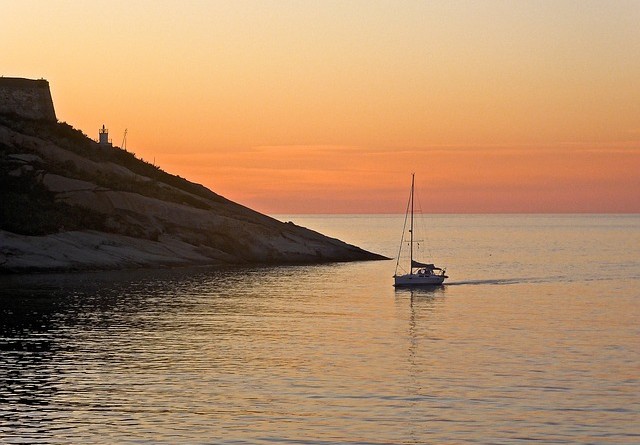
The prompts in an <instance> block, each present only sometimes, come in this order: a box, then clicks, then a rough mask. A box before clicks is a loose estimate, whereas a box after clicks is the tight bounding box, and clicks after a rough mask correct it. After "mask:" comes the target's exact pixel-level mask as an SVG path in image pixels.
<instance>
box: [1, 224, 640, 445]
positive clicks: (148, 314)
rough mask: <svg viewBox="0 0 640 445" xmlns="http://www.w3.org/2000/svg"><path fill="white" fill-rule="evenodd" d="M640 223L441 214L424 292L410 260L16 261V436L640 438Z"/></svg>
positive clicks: (6, 410) (6, 426)
mask: <svg viewBox="0 0 640 445" xmlns="http://www.w3.org/2000/svg"><path fill="white" fill-rule="evenodd" d="M294 218H295V217H287V218H286V220H289V219H293V220H294V221H296V222H298V223H300V224H302V225H306V226H308V227H312V228H315V229H317V230H320V231H324V232H327V233H329V234H331V235H332V236H338V237H340V238H343V239H348V240H350V241H352V242H354V243H356V244H360V245H363V246H364V247H365V248H369V249H372V250H376V251H378V252H381V253H383V254H386V255H393V254H394V251H395V250H396V249H397V246H396V244H395V243H396V242H397V241H398V238H399V236H395V235H396V234H397V235H399V233H396V232H397V231H396V229H398V227H399V228H400V229H401V228H402V218H398V217H390V216H375V217H374V216H370V217H364V216H359V217H328V216H326V217H298V218H299V219H298V220H296V219H294ZM639 222H640V218H639V217H638V216H608V217H599V216H546V217H535V216H534V217H532V216H485V217H480V216H468V217H463V216H438V217H433V218H432V219H431V221H430V224H431V225H432V226H433V231H432V232H431V233H430V237H429V239H430V242H431V246H430V249H431V251H432V254H433V255H434V257H435V258H436V262H438V263H443V264H444V265H446V266H448V270H449V275H450V276H451V285H449V286H445V287H442V288H436V289H428V290H422V291H418V290H416V291H409V290H397V291H396V290H394V289H393V287H392V286H391V282H392V279H391V275H392V274H393V267H394V265H395V262H394V261H382V262H369V263H347V264H333V265H321V266H294V267H264V268H260V267H255V268H241V269H235V268H233V269H232V268H229V269H225V270H214V269H209V268H196V269H182V270H180V269H178V270H159V271H136V272H109V273H84V274H68V275H35V276H28V277H2V278H0V290H1V292H2V295H1V299H0V317H1V318H0V320H1V323H0V354H1V355H0V442H1V443H8V444H13V443H60V444H63V443H65V444H66V443H100V444H114V443H136V444H140V443H143V444H145V443H148V444H173V443H202V444H205V443H206V444H214V443H215V444H218V443H220V444H255V443H263V444H274V443H302V444H334V443H348V444H412V443H492V444H514V443H522V442H529V441H539V442H541V443H557V444H568V443H569V444H587V443H592V444H632V443H640V429H639V428H638V424H640V423H639V419H640V416H639V413H640V396H639V394H640V380H639V377H638V375H639V373H638V370H639V364H640V360H639V358H640V348H639V343H638V338H639V336H638V334H640V332H639V331H640V328H639V327H640V316H639V314H638V309H637V308H638V303H639V300H638V299H639V298H640V295H639V293H640V292H639V290H640V276H639V274H638V272H637V271H638V270H640V252H639V250H640V247H639V246H640V224H639ZM585 237H588V240H586V239H585Z"/></svg>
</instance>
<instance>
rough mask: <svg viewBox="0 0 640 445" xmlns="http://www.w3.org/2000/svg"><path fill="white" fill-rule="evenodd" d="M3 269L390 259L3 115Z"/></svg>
mask: <svg viewBox="0 0 640 445" xmlns="http://www.w3.org/2000/svg"><path fill="white" fill-rule="evenodd" d="M0 182H1V184H0V185H1V187H0V194H1V196H0V199H1V200H2V203H3V205H2V208H1V209H0V273H28V272H59V271H72V270H96V269H97V270H102V269H124V268H138V267H157V266H161V267H164V266H188V265H204V264H211V265H216V264H220V265H223V264H254V263H255V264H300V263H322V262H331V261H363V260H379V259H385V257H383V256H381V255H377V254H375V253H371V252H367V251H365V250H363V249H360V248H358V247H356V246H352V245H350V244H347V243H345V242H343V241H340V240H337V239H334V238H330V237H327V236H324V235H322V234H320V233H317V232H315V231H313V230H309V229H306V228H303V227H300V226H297V225H295V224H293V223H284V222H281V221H278V220H276V219H274V218H271V217H269V216H266V215H263V214H260V213H258V212H256V211H254V210H251V209H249V208H247V207H244V206H242V205H239V204H237V203H234V202H232V201H230V200H228V199H226V198H224V197H222V196H220V195H217V194H216V193H214V192H212V191H211V190H209V189H207V188H205V187H203V186H201V185H199V184H194V183H191V182H189V181H187V180H186V179H184V178H180V177H179V176H174V175H171V174H169V173H167V172H164V171H163V170H161V169H160V168H158V167H157V166H155V165H153V164H149V163H147V162H145V161H143V160H141V159H138V158H136V157H135V155H133V154H132V153H130V152H128V151H126V150H122V149H120V148H118V147H111V146H108V147H104V146H100V145H99V144H98V143H96V142H95V141H93V140H91V139H90V138H88V137H87V136H86V135H84V134H82V133H81V132H79V131H78V130H75V129H73V128H71V127H70V126H69V125H67V124H64V123H57V122H48V121H35V120H26V119H23V118H18V117H15V116H6V115H3V116H0Z"/></svg>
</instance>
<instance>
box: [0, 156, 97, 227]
mask: <svg viewBox="0 0 640 445" xmlns="http://www.w3.org/2000/svg"><path fill="white" fill-rule="evenodd" d="M3 148H5V147H0V202H1V203H2V204H1V205H0V228H1V229H4V230H8V231H9V232H13V233H19V234H21V235H46V234H49V233H56V232H60V231H65V230H80V229H84V230H87V229H89V230H91V229H93V230H102V231H105V230H106V229H107V226H106V216H105V215H102V214H100V213H97V212H93V211H91V210H88V209H85V208H82V207H78V206H73V205H69V204H66V203H64V202H60V201H56V200H55V194H54V193H52V192H50V191H49V190H47V188H46V187H44V186H43V185H42V184H41V183H40V181H38V180H37V177H36V175H37V171H33V172H31V174H23V175H22V176H11V175H9V171H10V169H12V167H13V168H15V166H13V165H11V163H10V162H9V161H8V159H7V156H6V150H3Z"/></svg>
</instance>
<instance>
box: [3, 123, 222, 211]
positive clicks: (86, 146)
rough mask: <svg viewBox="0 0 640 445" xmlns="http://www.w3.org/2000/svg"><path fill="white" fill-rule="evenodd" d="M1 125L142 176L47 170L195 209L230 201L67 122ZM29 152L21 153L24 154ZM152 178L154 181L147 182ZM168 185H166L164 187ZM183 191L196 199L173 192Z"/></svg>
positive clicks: (71, 167) (51, 166) (68, 165)
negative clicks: (103, 141)
mask: <svg viewBox="0 0 640 445" xmlns="http://www.w3.org/2000/svg"><path fill="white" fill-rule="evenodd" d="M0 125H5V126H7V127H9V128H11V129H13V130H15V131H17V132H19V133H22V134H25V135H27V136H34V137H37V138H40V139H43V140H47V141H50V142H52V143H53V144H55V145H57V146H59V147H61V148H64V149H66V150H69V151H71V152H73V153H75V154H77V155H80V156H82V157H85V158H87V159H90V160H92V161H95V162H112V163H114V164H117V165H120V166H122V167H125V168H127V169H128V170H130V171H131V172H132V173H134V174H135V175H139V176H140V177H139V178H138V177H135V176H134V177H133V178H130V179H129V178H124V177H123V176H121V175H116V174H110V173H108V174H105V173H99V174H98V175H95V176H94V175H91V176H89V175H87V174H85V173H83V172H82V171H80V170H79V169H78V168H77V167H76V166H75V164H74V163H73V162H71V161H67V162H64V163H63V162H51V163H48V165H47V170H48V171H50V172H52V173H56V174H60V175H64V176H67V177H71V178H75V179H82V180H85V181H89V182H93V183H94V184H97V185H100V186H103V187H105V188H109V189H112V190H117V191H126V192H133V193H139V194H141V195H144V196H149V197H152V198H157V199H161V200H165V201H171V202H177V203H181V204H186V205H190V206H192V207H196V208H201V209H209V208H211V207H210V205H209V204H208V203H206V202H205V201H203V200H201V199H198V197H200V198H204V199H206V200H211V201H214V202H219V203H227V202H229V201H228V200H227V199H225V198H223V197H222V196H220V195H218V194H216V193H213V192H212V191H211V190H209V189H207V188H206V187H204V186H202V185H200V184H195V183H193V182H190V181H188V180H186V179H184V178H182V177H180V176H176V175H172V174H170V173H167V172H165V171H164V170H162V169H161V168H160V167H158V166H157V165H154V164H152V163H149V162H147V161H145V160H143V159H139V158H137V157H136V156H135V155H134V154H133V153H132V152H129V151H127V150H123V149H121V148H118V147H103V146H100V145H98V144H97V143H96V142H95V141H93V140H92V139H90V138H89V137H88V136H87V135H86V134H84V133H83V132H82V131H80V130H77V129H75V128H73V127H72V126H71V125H69V124H67V123H66V122H61V123H54V122H49V121H37V120H28V119H23V118H21V117H18V116H15V115H6V114H5V115H0ZM25 151H27V150H21V152H25ZM145 178H149V179H151V181H149V180H147V179H145ZM164 184H166V185H164ZM167 185H168V186H171V187H174V188H175V189H178V190H181V191H184V192H186V193H189V194H191V195H194V196H189V195H187V194H184V193H180V192H178V191H176V190H172V189H171V187H167Z"/></svg>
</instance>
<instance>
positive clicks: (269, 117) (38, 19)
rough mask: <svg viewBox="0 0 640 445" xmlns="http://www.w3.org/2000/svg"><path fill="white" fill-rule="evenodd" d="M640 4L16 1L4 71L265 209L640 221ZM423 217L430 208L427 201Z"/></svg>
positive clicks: (183, 170) (2, 25)
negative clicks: (410, 207)
mask: <svg viewBox="0 0 640 445" xmlns="http://www.w3.org/2000/svg"><path fill="white" fill-rule="evenodd" d="M638 23H640V2H637V1H634V0H631V1H622V0H620V1H615V2H609V1H583V0H581V1H545V0H536V1H522V2H507V1H485V2H477V1H442V2H437V1H430V2H419V1H373V0H371V1H355V0H352V1H329V0H327V1H323V2H304V1H287V0H278V1H266V0H265V1H233V2H228V1H224V2H222V1H221V2H215V1H202V2H197V1H192V2H178V1H139V2H125V1H110V2H106V1H105V2H81V1H66V2H42V1H20V2H13V1H5V0H0V39H2V41H3V42H5V45H3V51H2V52H1V53H0V75H5V76H16V77H30V78H40V77H44V78H46V79H48V80H49V82H50V83H51V89H52V94H53V98H54V102H55V106H56V112H57V115H58V119H59V120H61V121H66V122H68V123H70V124H71V125H73V126H74V127H76V128H80V129H82V130H83V131H84V132H85V133H87V134H89V135H90V136H92V137H97V129H98V128H99V127H100V126H101V125H102V124H103V123H104V124H106V125H107V126H108V127H109V128H110V130H111V136H112V138H113V142H114V144H116V145H120V144H121V141H122V135H123V133H124V129H125V128H127V129H128V137H127V148H128V149H129V150H131V151H134V152H135V153H136V154H137V155H138V156H140V157H142V158H144V159H146V160H149V161H153V160H155V162H156V164H158V165H160V166H161V167H162V168H163V169H165V170H166V171H169V172H171V173H175V174H179V175H181V176H183V177H187V178H188V179H191V180H193V181H196V182H200V183H203V184H204V185H206V186H208V187H210V188H212V189H213V190H214V191H216V192H218V193H221V194H223V195H224V196H227V197H228V198H230V199H233V200H235V201H238V202H240V203H243V204H245V205H248V206H250V207H253V208H255V209H257V210H260V211H263V212H266V213H272V214H273V213H344V212H360V213H374V212H385V213H388V212H402V211H403V210H404V206H405V204H406V202H405V201H406V191H407V188H408V185H409V181H410V173H411V172H415V173H416V177H417V183H418V187H420V188H421V189H422V190H423V192H422V193H423V196H426V195H427V194H428V195H429V196H430V198H429V203H428V205H425V207H426V209H425V210H428V211H433V212H452V213H455V212H640V81H638V79H640V26H638ZM423 204H424V203H423Z"/></svg>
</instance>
